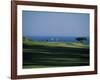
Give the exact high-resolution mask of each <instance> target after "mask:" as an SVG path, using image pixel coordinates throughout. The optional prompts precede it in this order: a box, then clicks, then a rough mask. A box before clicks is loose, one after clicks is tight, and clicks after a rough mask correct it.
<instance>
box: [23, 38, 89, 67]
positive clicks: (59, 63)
mask: <svg viewBox="0 0 100 80" xmlns="http://www.w3.org/2000/svg"><path fill="white" fill-rule="evenodd" d="M87 65H89V45H88V44H84V43H81V42H48V41H32V40H28V39H26V40H24V39H23V68H25V69H26V68H46V67H65V66H87Z"/></svg>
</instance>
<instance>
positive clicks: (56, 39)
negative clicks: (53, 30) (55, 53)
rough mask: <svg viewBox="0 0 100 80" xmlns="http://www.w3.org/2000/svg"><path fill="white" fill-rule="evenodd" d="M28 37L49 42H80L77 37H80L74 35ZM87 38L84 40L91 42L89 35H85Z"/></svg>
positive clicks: (87, 42)
mask: <svg viewBox="0 0 100 80" xmlns="http://www.w3.org/2000/svg"><path fill="white" fill-rule="evenodd" d="M27 38H28V39H30V40H33V41H47V42H78V41H77V40H76V38H78V37H72V36H68V37H65V36H27ZM85 38H86V40H84V43H85V44H89V43H90V40H89V37H85Z"/></svg>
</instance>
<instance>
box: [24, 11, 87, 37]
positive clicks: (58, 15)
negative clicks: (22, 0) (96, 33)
mask: <svg viewBox="0 0 100 80" xmlns="http://www.w3.org/2000/svg"><path fill="white" fill-rule="evenodd" d="M22 30H23V36H89V14H87V13H68V12H46V11H23V12H22Z"/></svg>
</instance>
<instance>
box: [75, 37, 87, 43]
mask: <svg viewBox="0 0 100 80" xmlns="http://www.w3.org/2000/svg"><path fill="white" fill-rule="evenodd" d="M76 40H77V41H79V42H80V43H83V42H84V41H85V40H87V38H86V37H77V38H76Z"/></svg>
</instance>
